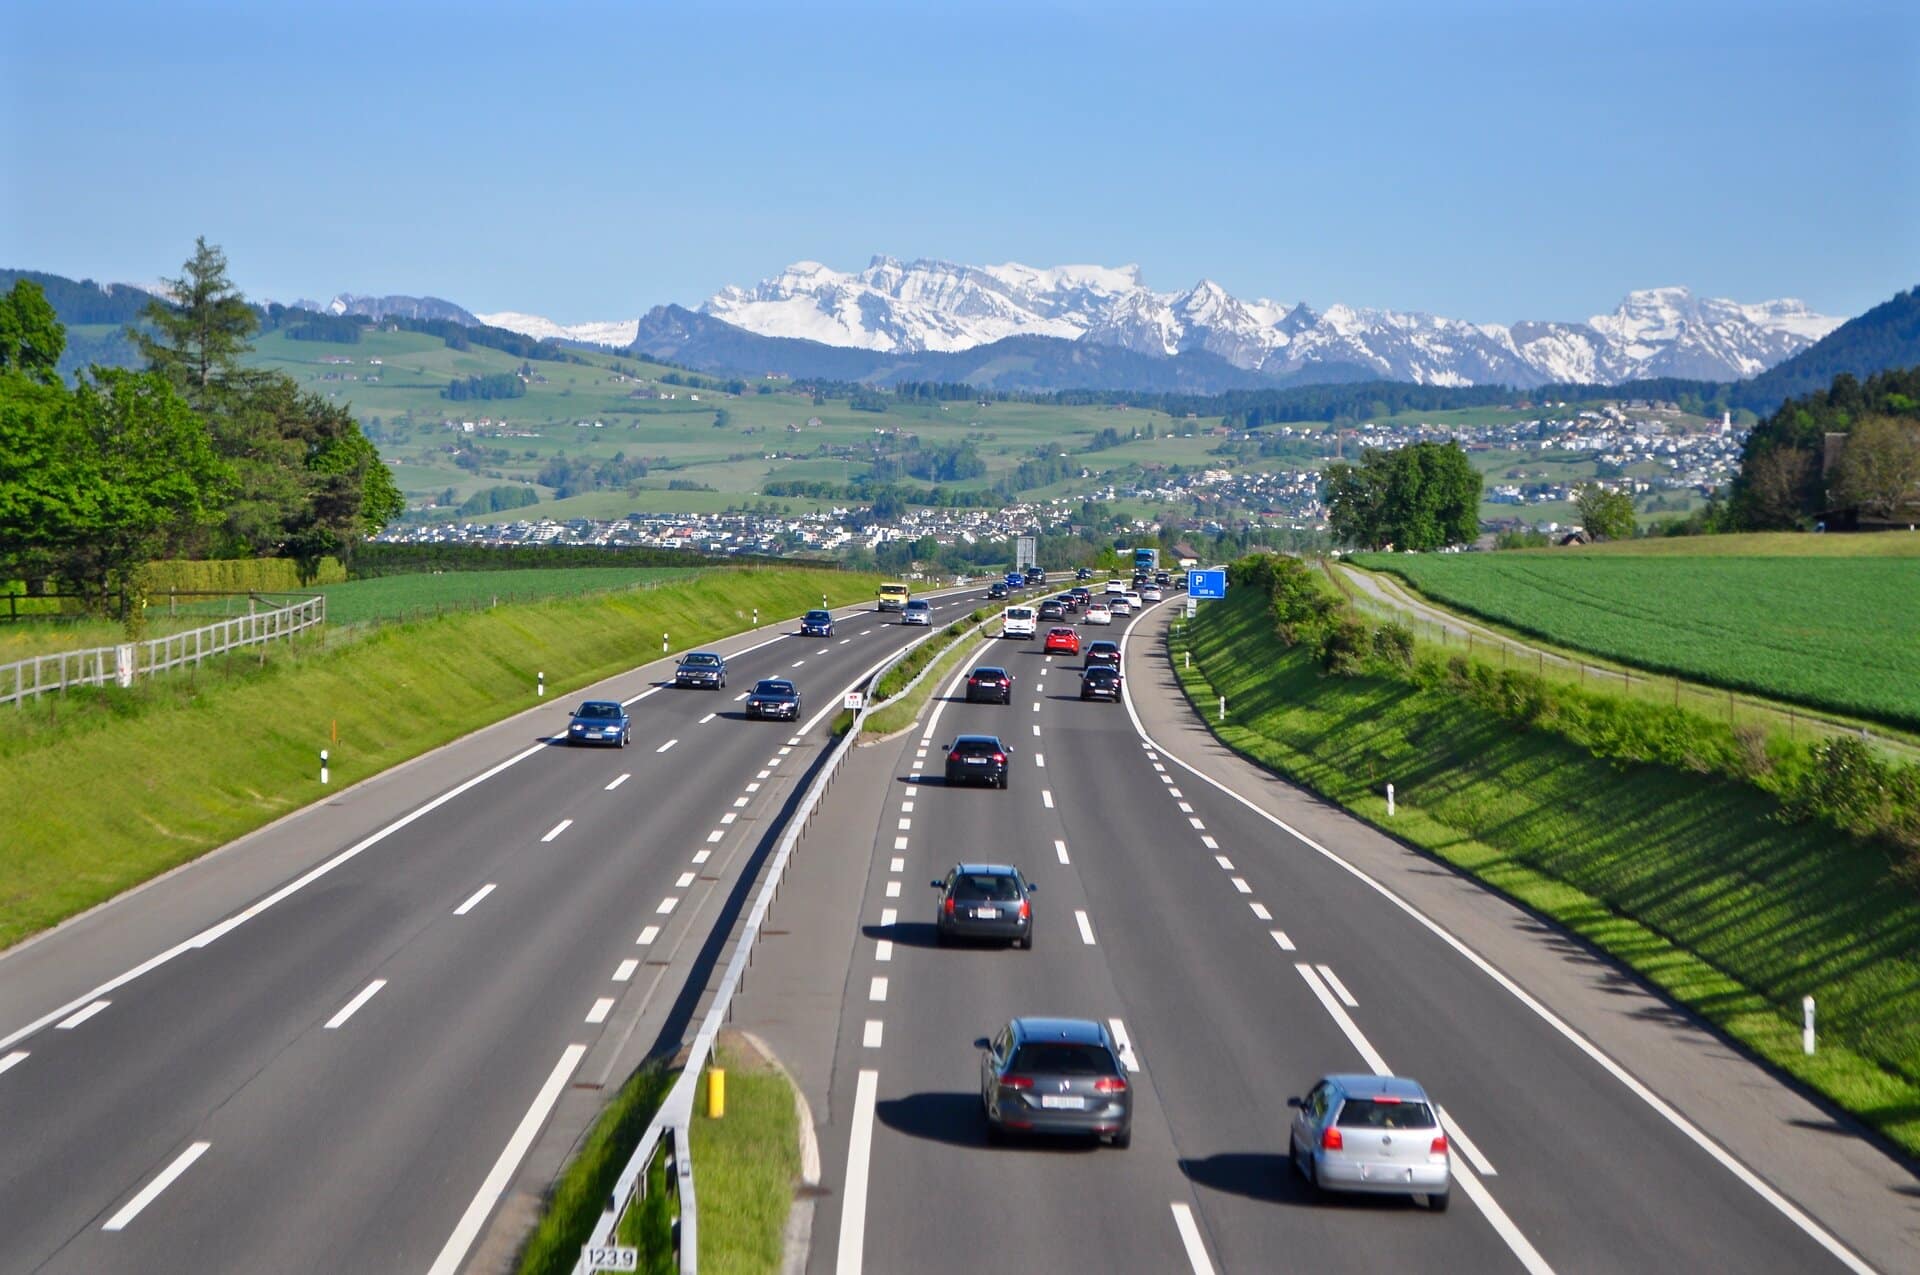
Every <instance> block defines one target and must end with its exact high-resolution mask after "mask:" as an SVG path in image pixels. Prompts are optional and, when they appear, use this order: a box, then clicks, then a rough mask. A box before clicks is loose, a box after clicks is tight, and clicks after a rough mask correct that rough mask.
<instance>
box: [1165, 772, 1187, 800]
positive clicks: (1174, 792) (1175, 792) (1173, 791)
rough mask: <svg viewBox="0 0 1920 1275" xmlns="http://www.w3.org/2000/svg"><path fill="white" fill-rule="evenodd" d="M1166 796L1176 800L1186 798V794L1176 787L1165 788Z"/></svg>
mask: <svg viewBox="0 0 1920 1275" xmlns="http://www.w3.org/2000/svg"><path fill="white" fill-rule="evenodd" d="M1169 778H1171V776H1169ZM1167 796H1169V797H1172V798H1174V799H1175V800H1176V801H1185V800H1186V799H1187V798H1186V794H1185V793H1183V792H1181V791H1180V790H1179V789H1178V788H1169V789H1167Z"/></svg>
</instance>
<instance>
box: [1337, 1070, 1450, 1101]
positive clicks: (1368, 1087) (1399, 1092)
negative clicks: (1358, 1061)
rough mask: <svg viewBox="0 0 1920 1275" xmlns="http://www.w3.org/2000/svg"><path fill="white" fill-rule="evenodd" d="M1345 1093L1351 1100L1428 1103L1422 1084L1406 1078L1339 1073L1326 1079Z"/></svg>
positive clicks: (1364, 1073) (1358, 1072) (1360, 1073)
mask: <svg viewBox="0 0 1920 1275" xmlns="http://www.w3.org/2000/svg"><path fill="white" fill-rule="evenodd" d="M1325 1079H1326V1080H1327V1081H1329V1082H1330V1083H1332V1084H1334V1085H1336V1086H1338V1087H1339V1088H1340V1089H1341V1090H1343V1091H1345V1093H1346V1095H1347V1097H1349V1098H1399V1099H1402V1100H1403V1101H1407V1102H1426V1101H1427V1091H1426V1090H1425V1089H1423V1088H1421V1087H1420V1082H1419V1081H1417V1080H1413V1079H1410V1078H1408V1077H1406V1076H1375V1075H1372V1074H1370V1073H1368V1072H1363V1071H1357V1072H1337V1073H1335V1074H1333V1075H1331V1076H1327V1077H1325Z"/></svg>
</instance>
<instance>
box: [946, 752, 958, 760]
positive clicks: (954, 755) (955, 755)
mask: <svg viewBox="0 0 1920 1275" xmlns="http://www.w3.org/2000/svg"><path fill="white" fill-rule="evenodd" d="M947 760H948V761H959V760H960V750H959V749H955V750H954V751H952V752H950V753H948V754H947Z"/></svg>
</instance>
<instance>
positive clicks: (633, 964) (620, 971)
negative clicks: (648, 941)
mask: <svg viewBox="0 0 1920 1275" xmlns="http://www.w3.org/2000/svg"><path fill="white" fill-rule="evenodd" d="M639 968H640V962H638V961H636V960H634V959H633V958H631V957H629V958H627V959H626V960H624V961H622V962H620V964H619V965H618V966H616V967H615V969H614V971H613V981H614V982H616V983H624V982H626V981H627V980H629V979H631V978H632V977H633V972H634V971H635V970H637V969H639Z"/></svg>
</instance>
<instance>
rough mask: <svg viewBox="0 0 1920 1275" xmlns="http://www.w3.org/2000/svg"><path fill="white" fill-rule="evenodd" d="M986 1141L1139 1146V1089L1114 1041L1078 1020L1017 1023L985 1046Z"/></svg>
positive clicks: (1097, 1026)
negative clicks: (1065, 1139)
mask: <svg viewBox="0 0 1920 1275" xmlns="http://www.w3.org/2000/svg"><path fill="white" fill-rule="evenodd" d="M980 1045H981V1054H980V1104H981V1106H982V1107H984V1108H985V1109H986V1116H987V1137H988V1139H989V1140H991V1141H995V1142H998V1141H999V1140H1000V1139H1001V1138H1002V1137H1004V1136H1005V1135H1006V1134H1008V1133H1056V1134H1078V1135H1080V1136H1082V1137H1086V1136H1088V1135H1091V1136H1093V1137H1097V1138H1105V1139H1107V1140H1108V1141H1109V1142H1111V1143H1112V1144H1113V1145H1114V1146H1116V1147H1124V1146H1126V1145H1127V1144H1129V1143H1130V1142H1132V1141H1133V1087H1132V1086H1131V1085H1129V1084H1128V1083H1127V1069H1126V1064H1125V1061H1124V1060H1123V1059H1122V1057H1121V1054H1120V1050H1119V1048H1118V1047H1117V1046H1116V1045H1115V1043H1114V1039H1113V1036H1112V1035H1111V1034H1110V1033H1109V1032H1108V1031H1107V1029H1106V1028H1105V1027H1103V1026H1102V1025H1101V1024H1099V1023H1095V1022H1089V1021H1087V1020H1086V1019H1076V1018H1016V1019H1014V1020H1013V1021H1012V1022H1010V1023H1008V1024H1007V1025H1006V1026H1005V1027H1002V1028H1001V1029H1000V1033H999V1035H997V1036H995V1037H994V1038H993V1039H992V1040H983V1041H981V1042H980Z"/></svg>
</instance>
